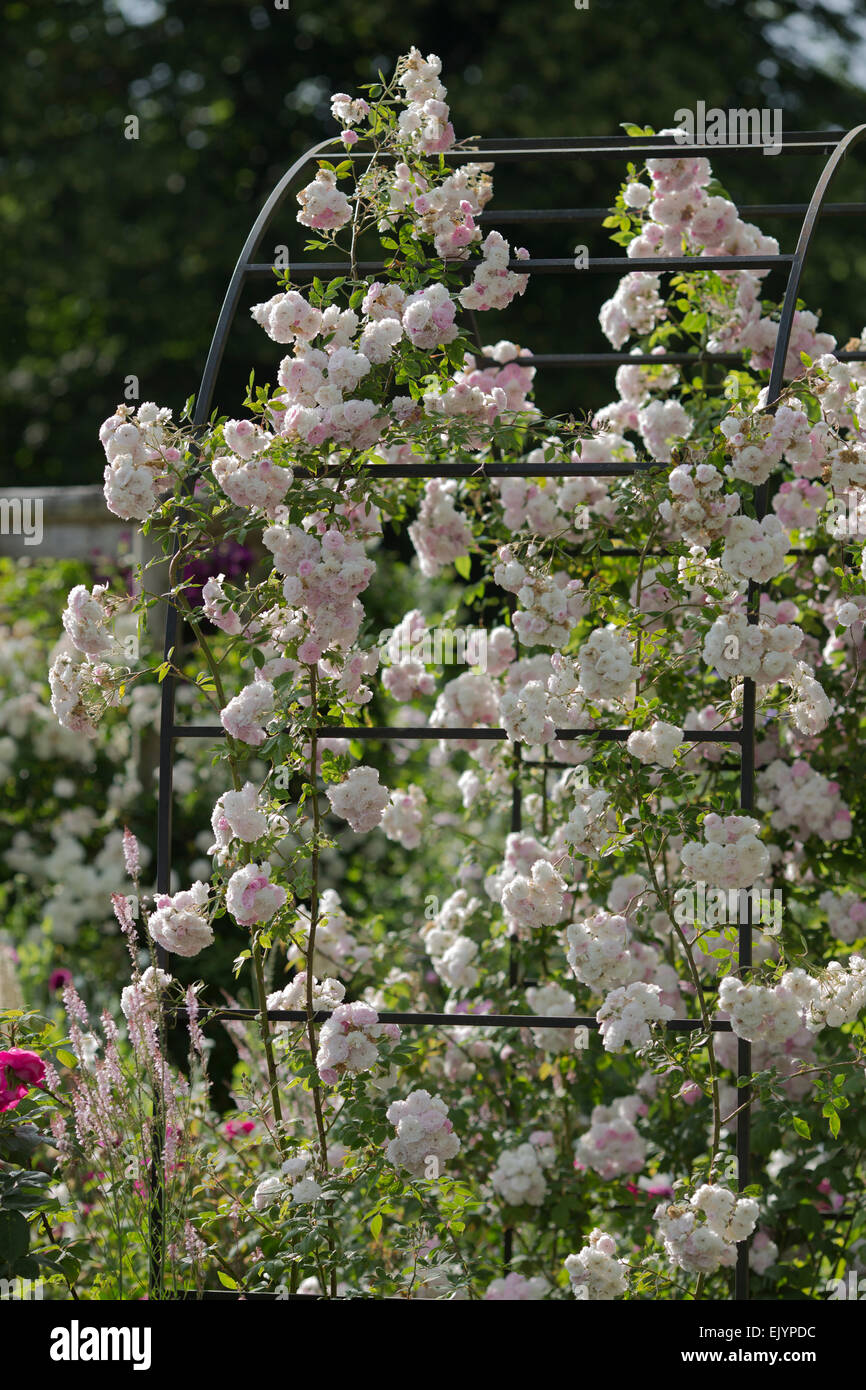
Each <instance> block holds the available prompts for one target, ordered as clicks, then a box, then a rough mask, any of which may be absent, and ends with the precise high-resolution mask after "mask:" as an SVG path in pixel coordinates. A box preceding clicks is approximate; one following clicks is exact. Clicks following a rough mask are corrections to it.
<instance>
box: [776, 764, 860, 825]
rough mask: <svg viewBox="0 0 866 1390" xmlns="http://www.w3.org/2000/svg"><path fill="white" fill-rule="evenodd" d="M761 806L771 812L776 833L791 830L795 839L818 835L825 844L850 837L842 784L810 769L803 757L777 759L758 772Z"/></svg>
mask: <svg viewBox="0 0 866 1390" xmlns="http://www.w3.org/2000/svg"><path fill="white" fill-rule="evenodd" d="M758 793H759V800H758V805H759V806H760V807H761V809H762V810H764V809H766V810H769V812H770V825H771V826H772V828H773V829H774V830H789V831H790V832H791V835H792V837H793V838H794V839H795V840H801V841H802V840H806V839H808V837H809V836H810V835H817V836H819V838H820V839H822V840H826V841H832V840H847V839H849V838H850V836H851V811H850V810H849V808H848V807H847V806H846V805H845V803H844V801H843V800H842V797H841V795H840V790H839V783H838V782H832V781H830V779H829V778H827V777H825V776H824V774H823V772H818V771H816V770H815V769H814V768H811V767H810V766H809V764H808V763H807V762H806V761H805V759H803V758H798V759H797V760H796V762H793V763H786V762H783V761H782V759H781V758H775V759H774V760H773V762H771V763H770V764H769V765H768V766H767V767H765V768H763V769H762V770H761V771H760V772H759V773H758Z"/></svg>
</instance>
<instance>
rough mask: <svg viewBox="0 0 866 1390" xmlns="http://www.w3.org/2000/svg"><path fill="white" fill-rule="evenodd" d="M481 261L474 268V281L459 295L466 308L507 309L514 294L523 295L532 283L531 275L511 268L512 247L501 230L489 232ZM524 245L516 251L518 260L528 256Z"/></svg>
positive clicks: (482, 249)
mask: <svg viewBox="0 0 866 1390" xmlns="http://www.w3.org/2000/svg"><path fill="white" fill-rule="evenodd" d="M481 254H482V257H483V259H482V261H481V264H480V265H476V267H475V270H474V271H473V275H472V280H471V283H470V284H468V285H467V286H466V288H465V289H462V290H461V291H460V293H459V294H458V296H457V298H458V299H459V300H460V303H461V304H462V305H463V308H464V309H479V310H486V309H507V308H508V306H509V304H510V303H511V301H512V299H514V297H515V295H518V294H523V291H524V290H525V289H526V286H527V285H528V283H529V276H528V275H518V274H516V272H515V271H513V270H509V268H508V262H509V261H510V260H511V247H510V246H509V244H508V242H507V241H506V240H505V237H504V236H503V235H502V233H501V232H496V231H493V232H488V233H487V236H486V237H485V238H484V241H483V242H482V244H481ZM528 255H529V252H528V251H527V250H526V248H525V247H524V246H520V247H518V249H517V251H516V252H515V259H516V260H523V261H525V260H526V259H527V256H528Z"/></svg>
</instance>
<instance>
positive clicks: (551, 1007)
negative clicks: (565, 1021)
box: [526, 985, 574, 1053]
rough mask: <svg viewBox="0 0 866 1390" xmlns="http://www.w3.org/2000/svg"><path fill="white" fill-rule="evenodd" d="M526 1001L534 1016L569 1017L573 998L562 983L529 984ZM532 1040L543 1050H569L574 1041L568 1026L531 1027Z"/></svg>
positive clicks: (571, 1015) (560, 1051)
mask: <svg viewBox="0 0 866 1390" xmlns="http://www.w3.org/2000/svg"><path fill="white" fill-rule="evenodd" d="M526 1002H527V1004H528V1005H529V1007H530V1009H531V1010H532V1012H533V1013H534V1014H535V1016H536V1018H571V1017H573V1016H574V999H573V998H572V996H571V995H570V994H569V992H568V990H567V989H563V988H562V985H530V987H529V988H528V989H527V991H526ZM532 1041H533V1042H534V1043H535V1046H536V1047H540V1048H541V1049H542V1050H543V1051H544V1052H553V1053H562V1052H569V1051H570V1050H571V1047H572V1045H573V1043H574V1032H573V1030H572V1029H570V1028H533V1030H532Z"/></svg>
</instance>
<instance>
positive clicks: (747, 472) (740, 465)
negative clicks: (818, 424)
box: [719, 392, 820, 487]
mask: <svg viewBox="0 0 866 1390" xmlns="http://www.w3.org/2000/svg"><path fill="white" fill-rule="evenodd" d="M761 397H762V398H763V397H765V393H764V392H762V393H761ZM719 428H720V430H721V432H722V434H723V435H724V436H725V439H726V440H727V444H728V450H729V457H730V463H728V464H727V465H726V467H725V472H726V473H727V475H728V477H729V478H736V479H738V480H739V481H740V482H744V483H749V484H750V485H751V486H752V487H758V486H759V485H760V484H761V483H765V482H766V481H767V479H768V478H769V476H770V474H771V473H772V472H773V470H774V469H775V468H777V467H778V465H779V464H780V463H781V461H782V459H783V458H785V459H787V461H788V463H789V464H791V466H792V467H794V466H796V465H798V464H808V463H809V462H810V461H811V459H812V456H813V450H814V443H813V439H812V435H813V430H814V425H813V424H812V422H811V421H810V420H809V417H808V415H807V414H806V412H805V410H804V409H803V404H802V401H799V400H797V399H796V398H795V397H792V398H791V399H790V401H788V402H787V403H786V404H784V403H780V404H779V405H777V406H776V409H775V411H773V412H771V413H767V412H765V411H762V410H760V409H758V410H751V411H748V412H746V413H741V411H740V410H738V409H737V407H735V408H734V409H733V410H732V411H731V413H730V414H729V415H727V416H725V418H724V420H722V422H721V424H720V426H719ZM819 434H820V431H819Z"/></svg>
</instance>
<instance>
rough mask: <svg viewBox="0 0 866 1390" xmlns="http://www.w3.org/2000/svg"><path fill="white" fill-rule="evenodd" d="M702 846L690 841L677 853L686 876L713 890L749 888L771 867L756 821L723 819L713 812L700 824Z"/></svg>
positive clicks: (748, 817) (768, 854)
mask: <svg viewBox="0 0 866 1390" xmlns="http://www.w3.org/2000/svg"><path fill="white" fill-rule="evenodd" d="M702 829H703V834H704V840H705V842H706V843H705V844H701V843H700V841H698V840H690V841H689V842H688V843H687V844H684V845H683V847H682V850H681V852H680V860H681V863H682V867H683V869H684V871H685V873H686V875H687V876H688V877H689V878H691V879H694V880H695V882H698V883H711V884H713V885H714V886H715V887H716V888H748V887H750V886H751V884H753V883H754V882H755V880H756V879H759V878H762V877H763V875H764V874H765V873H766V872H767V870H768V869H769V867H770V852H769V850H768V849H767V846H766V845H765V844H762V842H761V841H760V840H759V839H758V835H759V834H760V831H761V825H760V822H759V821H756V820H754V819H753V818H752V817H751V816H725V817H724V818H723V817H722V816H719V815H717V814H716V813H715V812H714V811H712V812H710V814H709V815H708V816H706V817H705V819H704V823H703V827H702Z"/></svg>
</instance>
